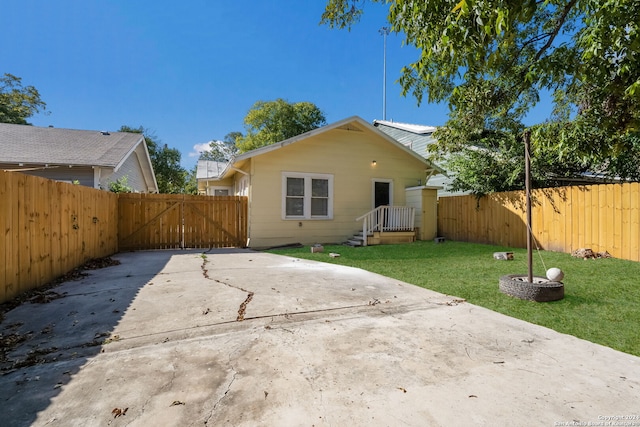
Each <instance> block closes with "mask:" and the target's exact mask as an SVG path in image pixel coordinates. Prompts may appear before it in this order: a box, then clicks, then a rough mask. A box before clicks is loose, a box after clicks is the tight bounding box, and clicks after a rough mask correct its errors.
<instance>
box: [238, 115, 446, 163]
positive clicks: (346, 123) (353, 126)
mask: <svg viewBox="0 0 640 427" xmlns="http://www.w3.org/2000/svg"><path fill="white" fill-rule="evenodd" d="M334 129H342V130H348V131H352V132H353V131H355V132H371V133H374V134H376V135H378V136H380V137H382V138H383V139H384V140H385V141H387V142H388V143H389V144H391V145H394V146H395V147H396V148H399V149H401V150H403V151H405V152H406V154H408V155H410V156H412V157H414V158H416V159H418V160H420V161H421V162H423V163H424V164H425V168H426V169H430V170H433V171H442V169H441V168H439V167H438V166H436V165H434V164H432V163H430V162H429V161H428V160H426V159H425V158H424V156H420V155H419V154H418V153H416V152H415V151H413V150H411V149H409V148H407V147H406V146H405V145H403V144H401V143H400V142H398V141H397V140H396V139H394V138H392V137H391V136H390V135H388V134H387V133H385V132H382V131H380V130H379V129H377V128H376V127H375V126H373V125H371V124H369V123H367V122H366V121H365V120H364V119H362V118H360V117H358V116H352V117H349V118H347V119H344V120H341V121H338V122H335V123H332V124H329V125H327V126H323V127H321V128H317V129H314V130H311V131H309V132H306V133H303V134H301V135H298V136H295V137H293V138H289V139H286V140H284V141H281V142H278V143H275V144H271V145H267V146H265V147H260V148H257V149H255V150H251V151H247V152H246V153H243V154H241V155H239V156H237V157H236V158H235V159H234V160H232V162H234V163H237V162H240V161H243V160H246V159H250V158H253V157H256V156H260V155H262V154H265V153H269V152H271V151H275V150H279V149H281V148H283V147H285V146H288V145H291V144H295V143H298V142H300V141H304V140H306V139H309V138H311V137H313V136H316V135H319V134H322V133H326V132H329V131H331V130H334ZM228 170H231V169H230V168H227V171H228Z"/></svg>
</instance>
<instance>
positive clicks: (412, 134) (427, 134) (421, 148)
mask: <svg viewBox="0 0 640 427" xmlns="http://www.w3.org/2000/svg"><path fill="white" fill-rule="evenodd" d="M373 125H374V126H375V127H377V128H378V129H380V130H381V131H383V132H384V133H386V134H387V135H389V136H391V137H392V138H394V139H396V140H397V141H398V142H400V143H401V144H402V145H404V146H406V147H409V148H410V149H412V150H413V151H415V152H416V153H418V154H420V155H421V156H423V157H427V154H428V153H427V147H428V146H429V145H431V144H434V143H435V142H436V139H435V138H434V137H433V136H432V134H433V132H435V131H436V129H437V128H436V127H434V126H423V125H414V124H409V123H397V122H390V121H386V120H374V121H373Z"/></svg>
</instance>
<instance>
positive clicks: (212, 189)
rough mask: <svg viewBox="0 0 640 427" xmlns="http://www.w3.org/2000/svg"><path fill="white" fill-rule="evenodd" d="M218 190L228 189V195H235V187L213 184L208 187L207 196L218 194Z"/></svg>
mask: <svg viewBox="0 0 640 427" xmlns="http://www.w3.org/2000/svg"><path fill="white" fill-rule="evenodd" d="M216 190H227V195H228V196H232V195H233V187H231V186H229V185H213V186H211V187H207V188H206V194H207V196H215V195H216V194H215V193H216Z"/></svg>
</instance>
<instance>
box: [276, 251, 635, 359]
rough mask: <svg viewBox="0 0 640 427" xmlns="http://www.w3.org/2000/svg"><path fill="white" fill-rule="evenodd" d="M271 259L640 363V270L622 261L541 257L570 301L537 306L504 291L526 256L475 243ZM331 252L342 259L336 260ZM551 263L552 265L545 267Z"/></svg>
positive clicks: (538, 267)
mask: <svg viewBox="0 0 640 427" xmlns="http://www.w3.org/2000/svg"><path fill="white" fill-rule="evenodd" d="M502 251H511V252H513V253H514V258H515V259H514V260H513V261H497V260H494V259H493V253H494V252H502ZM269 252H272V253H275V254H280V255H288V256H294V257H299V258H305V259H311V260H315V261H323V262H328V263H334V264H341V265H348V266H352V267H358V268H362V269H364V270H368V271H372V272H375V273H379V274H382V275H385V276H388V277H393V278H395V279H398V280H402V281H404V282H408V283H413V284H415V285H418V286H421V287H424V288H428V289H432V290H434V291H437V292H441V293H444V294H448V295H453V296H457V297H460V298H464V299H466V300H467V301H468V302H470V303H472V304H476V305H479V306H482V307H486V308H488V309H491V310H494V311H497V312H499V313H503V314H506V315H508V316H512V317H516V318H518V319H522V320H525V321H527V322H531V323H536V324H538V325H542V326H546V327H548V328H551V329H554V330H556V331H558V332H562V333H565V334H570V335H574V336H576V337H579V338H583V339H585V340H588V341H592V342H595V343H598V344H602V345H605V346H608V347H611V348H614V349H616V350H620V351H624V352H626V353H630V354H634V355H636V356H640V338H639V337H640V335H639V332H638V331H639V330H640V263H637V262H632V261H624V260H619V259H613V258H608V259H596V260H582V259H578V258H573V257H571V256H570V255H569V254H564V253H556V252H545V251H541V252H534V258H533V264H534V274H535V275H537V276H545V271H546V269H545V266H546V268H551V267H558V268H560V269H562V270H563V271H564V273H565V277H564V279H563V282H564V285H565V297H564V299H562V300H560V301H554V302H545V303H537V302H531V301H524V300H520V299H517V298H514V297H510V296H508V295H505V294H503V293H501V292H500V291H499V290H498V280H499V278H500V276H502V275H505V274H523V275H526V274H527V251H526V249H511V248H504V247H499V246H488V245H479V244H473V243H461V242H445V243H440V244H438V243H434V242H431V241H419V242H415V243H409V244H401V245H380V246H367V247H360V248H352V247H349V246H325V247H324V252H322V253H315V254H312V253H311V250H310V248H309V247H308V246H307V247H304V248H294V249H292V248H288V249H278V250H271V251H269ZM329 252H336V253H339V254H340V255H341V256H340V257H339V258H331V257H330V256H329ZM543 262H544V265H543Z"/></svg>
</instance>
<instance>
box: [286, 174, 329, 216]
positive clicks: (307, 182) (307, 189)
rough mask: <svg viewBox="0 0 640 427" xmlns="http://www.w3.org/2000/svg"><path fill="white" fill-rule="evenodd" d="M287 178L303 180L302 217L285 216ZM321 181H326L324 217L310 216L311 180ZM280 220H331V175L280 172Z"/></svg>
mask: <svg viewBox="0 0 640 427" xmlns="http://www.w3.org/2000/svg"><path fill="white" fill-rule="evenodd" d="M287 178H304V207H303V209H302V211H303V215H296V216H292V215H287ZM313 179H323V180H327V181H328V185H329V188H328V192H329V197H328V200H327V215H326V216H311V180H313ZM281 197H282V219H283V220H301V219H306V220H331V219H333V174H320V173H303V172H282V193H281Z"/></svg>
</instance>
